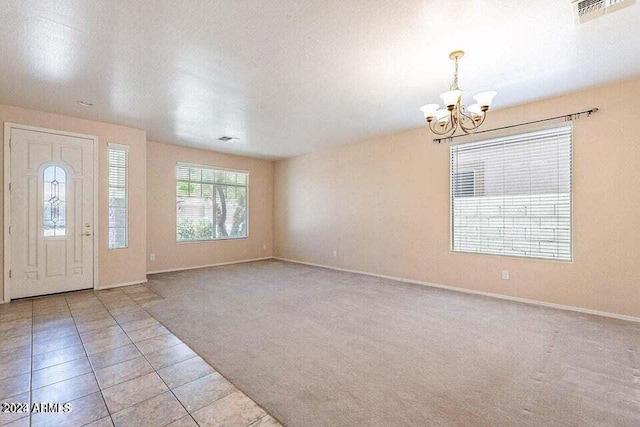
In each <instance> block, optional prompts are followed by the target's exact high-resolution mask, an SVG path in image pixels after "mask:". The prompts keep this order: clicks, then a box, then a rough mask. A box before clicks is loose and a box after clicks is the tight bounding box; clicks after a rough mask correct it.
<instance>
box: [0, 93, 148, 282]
mask: <svg viewBox="0 0 640 427" xmlns="http://www.w3.org/2000/svg"><path fill="white" fill-rule="evenodd" d="M0 122H2V123H3V132H2V135H3V136H2V138H3V147H4V144H5V141H4V123H7V122H9V123H18V124H22V125H29V126H37V127H43V128H48V129H55V130H61V131H66V132H74V133H82V134H87V135H93V136H97V137H98V140H99V149H98V162H99V171H98V174H97V176H98V179H99V184H98V186H99V187H98V192H99V193H98V194H99V195H98V197H99V199H98V216H99V224H98V230H99V234H98V236H99V265H98V267H99V274H98V275H99V277H98V278H99V280H98V283H99V286H100V287H105V286H109V285H116V284H121V283H129V282H141V281H144V280H146V275H145V272H146V268H145V267H146V264H145V259H146V245H147V241H146V228H145V227H144V223H145V218H146V166H145V165H146V159H147V157H146V151H147V150H146V132H145V131H144V130H140V129H132V128H128V127H124V126H116V125H112V124H108V123H101V122H96V121H91V120H82V119H77V118H73V117H67V116H60V115H57V114H50V113H44V112H40V111H33V110H27V109H23V108H17V107H11V106H6V105H0ZM109 142H116V143H119V144H124V145H128V146H129V159H130V160H129V161H130V164H131V167H130V171H129V223H130V225H131V227H130V235H129V247H128V248H127V249H118V250H109V249H108V247H107V241H108V240H107V233H108V232H107V225H108V224H107V212H108V192H107V188H108V187H107V174H108V167H107V156H106V154H107V144H108V143H109ZM3 156H4V148H3V149H2V150H0V161H1V162H2V164H3V163H4V159H3ZM0 175H1V176H0V184H1V185H0V191H3V189H4V182H3V179H4V174H0ZM2 203H4V195H3V198H2ZM3 215H4V209H0V219H2V221H4V218H3ZM2 233H3V231H2V227H0V234H2ZM3 239H4V236H2V239H0V262H4V261H3V255H4V247H3V243H4V240H3ZM0 288H1V289H2V290H3V291H4V283H3V277H1V276H0Z"/></svg>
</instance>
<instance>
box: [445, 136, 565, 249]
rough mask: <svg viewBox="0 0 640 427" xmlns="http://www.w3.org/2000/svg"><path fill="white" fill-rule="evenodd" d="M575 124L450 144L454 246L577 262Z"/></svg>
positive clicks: (455, 247) (454, 247)
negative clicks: (573, 194)
mask: <svg viewBox="0 0 640 427" xmlns="http://www.w3.org/2000/svg"><path fill="white" fill-rule="evenodd" d="M571 187H572V128H571V126H563V127H559V128H554V129H550V130H544V131H537V132H529V133H524V134H520V135H514V136H509V137H505V138H496V139H491V140H487V141H480V142H474V143H468V144H460V145H454V146H451V237H452V238H451V240H452V242H451V246H452V250H453V251H454V252H472V253H484V254H495V255H508V256H519V257H529V258H544V259H554V260H563V261H570V260H571V259H572V253H571V212H572V209H571V191H572V190H571Z"/></svg>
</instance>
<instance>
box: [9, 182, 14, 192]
mask: <svg viewBox="0 0 640 427" xmlns="http://www.w3.org/2000/svg"><path fill="white" fill-rule="evenodd" d="M12 188H13V187H12V186H11V183H9V191H11V189H12Z"/></svg>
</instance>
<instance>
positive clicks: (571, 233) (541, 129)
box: [448, 122, 575, 264]
mask: <svg viewBox="0 0 640 427" xmlns="http://www.w3.org/2000/svg"><path fill="white" fill-rule="evenodd" d="M562 128H569V138H570V140H569V155H570V163H569V168H570V171H569V236H570V241H569V259H560V258H545V257H534V256H528V255H514V254H495V253H487V252H471V251H462V250H455V249H454V221H455V218H454V212H453V210H454V204H453V173H452V170H451V167H452V163H451V149H452V148H453V147H455V146H458V145H463V144H476V143H478V144H479V143H491V142H496V141H499V140H501V139H508V138H517V137H518V136H520V135H526V134H529V133H535V132H553V130H554V129H562ZM574 137H575V129H574V126H573V122H568V123H562V124H557V123H556V124H551V125H549V126H541V127H538V128H535V129H528V130H525V131H521V132H513V133H508V134H502V135H500V136H498V137H495V138H489V139H474V140H471V141H466V142H459V143H457V144H451V145H450V147H449V156H448V162H449V253H450V254H460V255H480V256H493V257H504V258H516V259H525V260H529V261H540V262H552V263H561V264H573V263H574V262H575V250H574V242H575V238H574V201H573V198H574V195H573V193H574V172H575V164H574V159H575V156H574V149H575V148H574V147H575V139H574ZM473 169H474V170H475V172H476V176H477V173H478V171H477V169H476V168H475V167H474V168H473ZM474 179H475V177H474ZM474 184H475V183H474ZM477 190H478V189H477V187H476V186H475V185H474V192H477ZM481 193H482V194H483V195H484V190H483V191H482V192H481Z"/></svg>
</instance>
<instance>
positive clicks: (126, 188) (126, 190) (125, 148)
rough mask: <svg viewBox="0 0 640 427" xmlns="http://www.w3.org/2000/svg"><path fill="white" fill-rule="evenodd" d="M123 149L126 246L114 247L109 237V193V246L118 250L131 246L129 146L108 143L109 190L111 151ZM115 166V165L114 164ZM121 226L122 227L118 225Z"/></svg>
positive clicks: (111, 249)
mask: <svg viewBox="0 0 640 427" xmlns="http://www.w3.org/2000/svg"><path fill="white" fill-rule="evenodd" d="M111 150H114V151H123V152H124V153H125V165H124V210H125V225H124V246H117V247H112V246H111V242H110V239H109V234H110V233H109V231H110V230H111V229H112V228H116V227H111V226H109V216H110V214H111V212H110V211H111V207H110V206H109V195H108V194H107V247H108V249H109V250H110V251H116V250H119V249H128V248H129V146H128V145H123V144H116V143H113V142H110V143H108V144H107V192H109V190H110V189H111V188H112V186H111V177H110V175H111V167H112V166H111V163H110V162H109V152H110V151H111ZM114 167H115V166H114ZM114 188H120V187H114ZM117 228H121V227H117Z"/></svg>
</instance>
